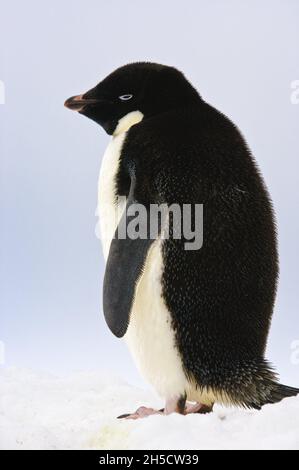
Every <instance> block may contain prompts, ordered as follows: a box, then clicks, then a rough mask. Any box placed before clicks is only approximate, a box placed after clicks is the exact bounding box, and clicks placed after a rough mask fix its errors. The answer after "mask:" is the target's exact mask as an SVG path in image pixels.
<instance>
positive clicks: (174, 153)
mask: <svg viewBox="0 0 299 470" xmlns="http://www.w3.org/2000/svg"><path fill="white" fill-rule="evenodd" d="M65 105H66V106H67V107H68V108H70V109H73V110H75V111H78V112H79V113H80V114H83V115H84V116H87V117H88V118H90V119H92V120H93V121H95V122H96V123H98V124H99V125H100V126H102V127H103V128H104V129H105V131H106V132H107V133H108V134H110V135H112V140H111V141H110V143H109V145H108V148H107V150H106V152H105V154H104V158H103V162H102V167H101V172H100V178H99V217H100V225H101V231H102V240H103V251H104V256H105V259H106V272H105V278H104V289H103V306H104V314H105V318H106V321H107V324H108V326H109V327H110V329H111V331H112V333H114V334H115V335H116V336H118V337H124V338H125V340H126V342H127V344H128V347H129V349H130V351H131V353H132V355H133V358H134V360H135V362H136V364H137V366H138V369H139V370H140V372H141V374H142V375H143V376H144V378H145V379H147V380H148V381H149V382H150V383H151V384H152V385H153V387H154V388H155V389H156V391H157V392H158V393H159V394H160V396H161V397H163V398H164V400H165V407H164V409H163V410H154V409H151V408H145V407H141V408H139V409H137V411H136V412H134V413H132V414H127V415H123V417H127V418H138V417H142V416H147V415H150V414H155V413H164V414H169V413H172V412H179V413H182V414H188V413H196V412H199V413H201V412H207V411H210V410H212V407H213V404H214V403H221V404H225V405H236V406H242V407H246V408H256V409H260V408H261V407H262V406H263V405H265V404H266V403H275V402H278V401H280V400H282V399H283V398H285V397H290V396H293V395H296V394H297V393H298V392H299V390H298V389H296V388H292V387H288V386H285V385H281V384H279V383H278V381H277V378H276V375H275V373H274V371H273V370H272V368H271V366H270V365H269V363H268V362H267V361H266V359H265V357H264V353H265V346H266V341H267V336H268V332H269V327H270V322H271V316H272V312H273V306H274V300H275V292H276V284H277V277H278V256H277V243H276V233H275V222H274V216H273V209H272V205H271V201H270V198H269V195H268V192H267V189H266V187H265V184H264V182H263V179H262V177H261V175H260V173H259V171H258V168H257V165H256V163H255V160H254V158H253V156H252V154H251V152H250V150H249V149H248V146H247V144H246V142H245V140H244V138H243V137H242V135H241V134H240V131H239V130H238V129H237V127H236V126H235V125H234V124H233V123H232V122H231V121H230V120H229V119H228V118H227V117H226V116H225V115H224V114H222V113H221V112H219V111H217V110H216V109H215V108H213V107H212V106H210V105H209V104H208V103H206V102H205V101H204V100H203V99H202V98H201V96H200V95H199V93H198V92H197V91H196V89H195V88H194V87H193V86H192V85H191V84H190V83H189V82H188V80H187V79H186V78H185V77H184V75H183V74H182V73H181V72H179V71H178V70H177V69H175V68H174V67H168V66H164V65H160V64H154V63H146V62H144V63H143V62H140V63H133V64H129V65H125V66H123V67H120V68H119V69H117V70H115V71H114V72H113V73H111V74H110V75H109V76H108V77H106V78H105V79H104V80H103V81H101V82H100V83H99V84H98V85H97V86H95V87H94V88H93V89H91V90H89V91H88V92H87V93H84V94H83V95H79V96H74V97H72V98H69V99H68V100H67V101H66V102H65ZM120 196H125V197H126V204H124V203H123V202H120V203H118V201H119V199H118V197H120ZM123 199H124V198H120V200H121V201H123ZM134 203H140V204H143V206H144V207H145V208H146V210H147V211H149V207H150V205H151V204H158V205H160V204H167V205H168V206H171V205H172V204H178V205H179V206H180V207H181V206H183V204H191V205H195V204H202V205H203V244H202V247H201V248H200V249H197V250H186V249H185V241H186V240H185V239H184V237H182V238H181V239H179V238H175V237H174V236H172V235H173V230H170V231H169V233H170V236H169V237H168V238H167V237H163V230H164V227H163V226H160V227H159V228H160V230H159V232H158V234H157V237H156V238H155V239H153V238H150V237H146V238H141V237H140V238H138V237H137V238H134V239H131V238H129V237H127V238H121V237H119V236H118V230H117V228H118V225H119V224H121V223H122V224H125V225H126V224H128V223H129V217H128V216H127V209H128V208H130V207H131V205H132V204H134ZM117 204H119V205H120V207H117V208H116V205H117ZM115 209H118V211H117V214H118V216H117V217H114V215H115V213H116V211H115ZM192 213H193V212H192ZM170 219H171V217H170V218H169V220H168V223H169V224H171V220H170Z"/></svg>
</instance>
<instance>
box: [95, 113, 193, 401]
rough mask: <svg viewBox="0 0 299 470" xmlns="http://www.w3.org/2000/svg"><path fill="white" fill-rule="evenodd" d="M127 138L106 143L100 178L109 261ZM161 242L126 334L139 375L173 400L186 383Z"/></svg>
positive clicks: (118, 137)
mask: <svg viewBox="0 0 299 470" xmlns="http://www.w3.org/2000/svg"><path fill="white" fill-rule="evenodd" d="M135 123H136V122H135ZM127 129H128V128H127ZM127 129H126V130H127ZM125 137H126V131H125V132H122V133H119V134H118V135H116V136H115V137H114V138H113V139H112V141H111V142H110V144H109V145H108V147H107V150H106V152H105V154H104V157H103V162H102V167H101V171H100V177H99V191H98V198H99V200H98V214H99V218H100V220H99V222H100V229H101V239H102V246H103V252H104V257H105V260H107V257H108V254H109V248H110V243H111V240H112V238H113V235H114V233H115V230H116V227H117V225H118V222H119V220H120V217H121V214H122V212H123V210H124V208H125V203H124V201H121V203H120V204H118V205H117V198H116V181H115V178H116V175H117V171H118V166H119V158H120V153H121V149H122V145H123V142H124V139H125ZM161 243H162V242H161V240H157V241H155V242H154V243H153V244H152V246H151V248H150V250H149V253H148V255H147V259H146V262H145V266H144V271H143V274H142V276H141V278H140V279H139V281H138V284H137V286H136V291H135V298H134V304H133V307H132V311H131V316H130V323H129V327H128V330H127V333H126V335H125V337H124V338H125V341H126V343H127V345H128V347H129V349H130V351H131V354H132V356H133V358H134V360H135V362H136V364H137V367H138V369H139V371H140V373H141V375H142V376H143V377H144V378H145V379H146V380H147V381H149V382H150V383H151V384H152V385H153V387H154V388H155V389H156V391H157V392H158V393H159V394H160V395H161V396H163V397H165V398H171V397H172V396H178V395H181V394H183V393H184V391H185V390H186V388H187V383H186V377H185V374H184V372H183V368H182V361H181V358H180V356H179V354H178V351H177V348H176V346H175V337H174V332H173V329H172V325H171V316H170V314H169V312H168V310H167V308H166V305H165V303H164V300H163V298H162V288H161V276H162V272H163V259H162V252H161Z"/></svg>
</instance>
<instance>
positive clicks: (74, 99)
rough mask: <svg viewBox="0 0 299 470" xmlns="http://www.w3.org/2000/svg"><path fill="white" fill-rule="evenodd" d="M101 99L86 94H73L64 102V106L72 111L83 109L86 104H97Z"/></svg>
mask: <svg viewBox="0 0 299 470" xmlns="http://www.w3.org/2000/svg"><path fill="white" fill-rule="evenodd" d="M98 102H99V100H96V99H93V98H84V95H77V96H71V98H68V99H67V100H66V101H65V102H64V106H65V107H66V108H68V109H71V110H72V111H82V110H83V108H84V106H87V105H93V104H97V103H98Z"/></svg>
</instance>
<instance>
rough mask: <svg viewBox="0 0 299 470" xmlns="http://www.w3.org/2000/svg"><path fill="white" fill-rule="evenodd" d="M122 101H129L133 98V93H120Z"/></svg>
mask: <svg viewBox="0 0 299 470" xmlns="http://www.w3.org/2000/svg"><path fill="white" fill-rule="evenodd" d="M118 98H119V99H120V100H121V101H128V100H130V99H131V98H133V95H130V94H129V93H128V94H127V95H120V96H119V97H118Z"/></svg>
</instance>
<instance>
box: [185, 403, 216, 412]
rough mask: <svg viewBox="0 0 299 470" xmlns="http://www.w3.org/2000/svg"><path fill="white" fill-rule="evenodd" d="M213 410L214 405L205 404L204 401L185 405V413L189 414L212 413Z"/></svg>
mask: <svg viewBox="0 0 299 470" xmlns="http://www.w3.org/2000/svg"><path fill="white" fill-rule="evenodd" d="M212 410H213V405H211V406H208V405H203V404H202V403H186V406H185V411H184V414H185V415H189V414H191V413H200V414H205V413H210V412H211V411H212Z"/></svg>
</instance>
